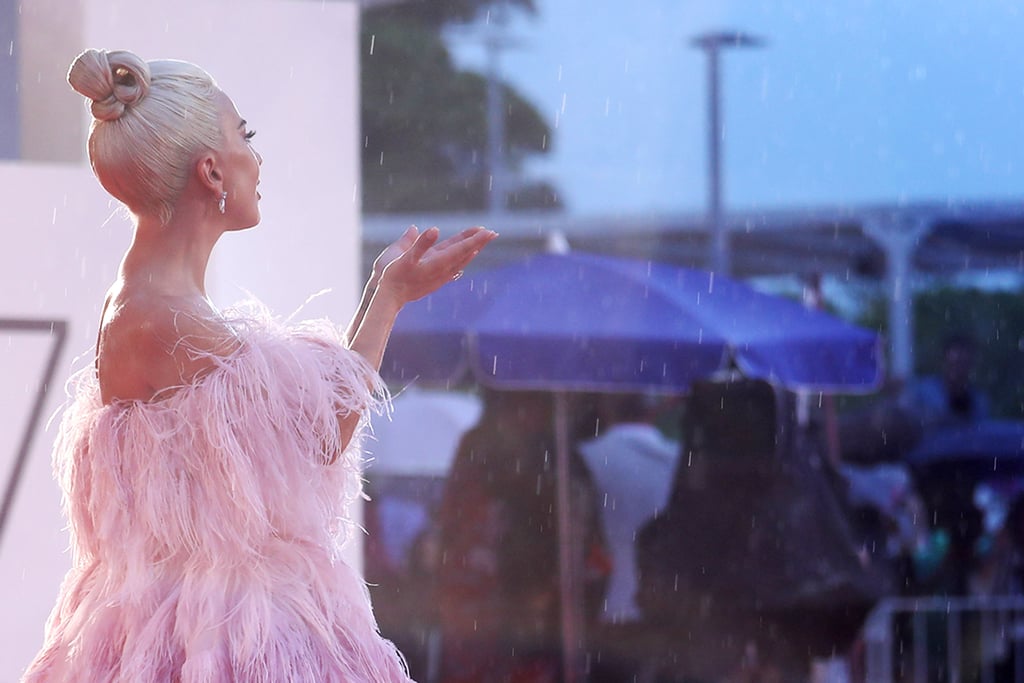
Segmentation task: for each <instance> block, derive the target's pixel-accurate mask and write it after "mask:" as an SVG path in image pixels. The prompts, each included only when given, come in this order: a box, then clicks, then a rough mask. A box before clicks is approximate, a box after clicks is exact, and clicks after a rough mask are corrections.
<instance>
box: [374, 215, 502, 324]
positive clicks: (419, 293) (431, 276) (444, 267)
mask: <svg viewBox="0 0 1024 683" xmlns="http://www.w3.org/2000/svg"><path fill="white" fill-rule="evenodd" d="M439 236H440V232H439V231H438V229H437V228H429V229H427V230H424V231H423V232H422V233H420V234H419V235H417V234H416V232H415V228H410V229H409V230H407V231H406V232H405V234H403V235H402V237H400V238H399V239H398V240H397V241H396V242H395V243H394V244H392V245H390V246H389V247H388V248H387V249H385V250H384V252H383V253H382V254H381V255H380V256H379V257H378V258H377V261H375V262H374V268H375V269H376V267H377V262H384V266H383V268H382V269H381V275H380V282H379V285H378V288H379V289H382V290H384V291H386V292H387V295H388V296H391V297H394V299H395V300H396V302H397V303H399V305H403V304H406V303H408V302H410V301H415V300H417V299H420V298H422V297H425V296H426V295H428V294H430V293H431V292H433V291H435V290H436V289H438V288H439V287H441V286H442V285H444V284H445V283H447V282H451V281H452V280H454V279H456V278H457V277H458V276H459V275H461V273H462V270H463V268H465V267H466V266H467V265H468V264H469V263H470V261H472V260H473V258H474V257H476V255H477V254H478V253H480V250H481V249H483V248H484V247H485V246H487V244H488V243H489V242H490V241H491V240H493V239H494V238H495V237H497V236H498V234H497V233H496V232H493V231H491V230H487V229H486V228H482V227H474V228H467V229H466V230H463V231H462V232H460V233H458V234H457V235H453V236H452V237H449V238H447V239H445V240H442V241H440V242H438V237H439ZM409 240H412V244H411V246H409V247H408V248H406V249H404V251H402V252H401V254H400V255H398V256H397V257H395V258H391V256H392V255H393V254H394V253H395V252H396V251H398V250H401V248H402V246H404V244H405V243H406V242H408V241H409ZM388 259H390V260H388Z"/></svg>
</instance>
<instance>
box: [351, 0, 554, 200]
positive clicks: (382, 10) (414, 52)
mask: <svg viewBox="0 0 1024 683" xmlns="http://www.w3.org/2000/svg"><path fill="white" fill-rule="evenodd" d="M500 1H501V0H445V1H443V2H442V1H438V0H430V1H419V2H402V3H397V4H392V5H387V6H383V7H378V8H371V9H367V10H364V13H363V24H362V32H361V33H362V35H361V42H362V59H361V69H362V73H361V81H362V130H363V143H364V144H363V152H362V162H363V208H364V210H366V211H380V212H387V211H441V210H445V211H451V210H479V209H482V208H484V207H485V206H486V204H487V193H488V191H489V178H488V169H487V167H486V154H485V149H486V145H487V117H486V92H487V82H486V79H485V78H484V77H483V76H481V75H480V74H477V73H474V72H470V71H460V70H458V69H457V68H456V67H455V65H454V64H453V62H452V59H451V55H450V53H449V51H448V48H447V46H446V45H445V43H444V41H443V39H442V35H441V31H442V29H443V28H444V27H445V26H447V25H449V24H451V23H453V22H464V21H471V20H473V19H475V18H477V17H478V16H480V15H481V14H482V13H484V12H486V11H487V10H488V9H489V8H490V7H492V6H494V5H497V4H498V2H500ZM510 4H511V3H510ZM515 5H516V6H518V7H519V8H520V9H521V10H523V11H533V4H532V0H517V1H516V2H515ZM502 88H503V90H504V96H505V103H506V107H505V126H506V140H505V150H506V153H505V164H506V167H507V169H508V170H509V171H510V174H514V173H515V172H516V171H519V170H521V168H522V165H523V162H524V160H525V159H527V158H528V157H530V156H532V155H535V154H544V153H546V152H547V151H548V150H549V149H550V147H551V145H550V140H551V129H550V127H549V126H548V124H547V123H546V122H545V121H544V119H543V118H542V117H541V116H540V114H539V113H538V112H537V110H536V109H535V108H534V107H533V106H532V105H531V104H530V103H529V102H527V101H526V100H525V99H524V98H523V97H522V96H521V95H519V94H518V93H517V92H516V91H515V90H513V89H512V88H510V87H508V86H506V85H503V86H502ZM506 205H507V206H508V207H509V208H537V207H546V208H557V207H558V206H559V201H558V198H557V194H556V193H555V192H554V190H553V189H552V188H551V187H550V186H548V185H547V184H545V183H536V184H532V185H531V184H520V185H519V186H518V187H514V188H513V191H512V192H511V193H510V196H509V197H507V198H506Z"/></svg>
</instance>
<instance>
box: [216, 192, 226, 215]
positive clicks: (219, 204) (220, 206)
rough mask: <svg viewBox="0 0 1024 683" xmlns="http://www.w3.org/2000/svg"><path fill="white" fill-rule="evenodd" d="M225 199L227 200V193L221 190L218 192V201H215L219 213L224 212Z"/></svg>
mask: <svg viewBox="0 0 1024 683" xmlns="http://www.w3.org/2000/svg"><path fill="white" fill-rule="evenodd" d="M227 201H228V193H227V192H221V193H220V201H219V202H217V210H218V211H220V212H221V213H224V207H225V205H226V204H227Z"/></svg>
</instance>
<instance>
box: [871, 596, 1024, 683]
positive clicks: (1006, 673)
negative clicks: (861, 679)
mask: <svg viewBox="0 0 1024 683" xmlns="http://www.w3.org/2000/svg"><path fill="white" fill-rule="evenodd" d="M864 638H865V641H866V645H867V653H866V662H865V665H866V671H865V674H866V675H865V679H866V681H867V683H967V682H974V681H977V682H978V683H1006V682H1009V681H1012V682H1013V683H1024V596H1005V597H1002V596H997V597H964V598H952V597H951V598H945V597H920V598H887V599H885V600H883V601H882V602H880V603H879V604H878V605H876V606H875V608H874V609H873V610H872V612H871V614H870V615H869V616H868V618H867V620H866V622H865V625H864Z"/></svg>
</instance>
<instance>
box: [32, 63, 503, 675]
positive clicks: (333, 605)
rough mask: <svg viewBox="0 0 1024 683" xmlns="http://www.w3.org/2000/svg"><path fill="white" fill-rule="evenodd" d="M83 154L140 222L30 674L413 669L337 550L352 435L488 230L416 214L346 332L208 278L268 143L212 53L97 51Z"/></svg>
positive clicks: (104, 330)
mask: <svg viewBox="0 0 1024 683" xmlns="http://www.w3.org/2000/svg"><path fill="white" fill-rule="evenodd" d="M68 80H69V82H70V84H71V86H72V87H73V88H74V89H75V90H77V91H78V92H79V93H81V94H82V95H84V96H85V97H86V98H88V99H89V100H91V102H92V104H91V106H92V113H93V116H94V121H93V125H92V128H91V131H90V135H89V158H90V161H91V163H92V166H93V169H94V171H95V174H96V176H97V178H98V179H99V181H100V183H101V184H102V185H103V187H104V188H105V189H106V190H107V191H108V192H109V193H110V194H111V195H113V196H114V197H115V198H116V199H118V200H120V201H121V202H122V203H123V204H124V205H125V206H126V207H127V209H128V210H129V211H130V212H131V213H132V214H133V217H134V219H135V230H134V235H133V239H132V242H131V246H130V247H129V249H128V251H127V253H126V254H125V257H124V260H123V261H122V263H121V267H120V270H119V273H118V278H117V281H116V282H115V283H114V285H113V286H112V287H111V289H110V291H109V293H108V295H107V299H106V302H105V305H104V310H103V315H102V321H101V324H100V332H99V339H98V342H97V346H96V363H95V367H94V368H89V369H88V370H86V371H83V372H81V373H79V374H78V375H77V376H76V378H75V380H74V381H73V383H72V388H73V396H72V399H73V400H72V402H71V404H70V406H69V407H68V409H67V411H66V412H65V415H64V418H63V420H62V426H61V431H60V434H59V436H58V439H57V444H56V450H55V456H54V457H55V467H56V471H57V473H58V477H59V479H60V481H61V485H62V487H63V489H64V495H65V503H66V511H67V514H68V516H69V519H70V524H71V531H72V541H73V553H74V559H73V567H72V569H71V571H70V572H69V573H68V575H67V577H66V578H65V581H64V584H63V586H62V589H61V593H60V596H59V598H58V601H57V605H56V607H55V608H54V610H53V612H52V614H51V616H50V619H49V621H48V623H47V628H46V639H45V643H44V646H43V648H42V650H41V652H40V653H39V654H38V655H37V657H36V659H35V660H34V661H33V663H32V664H31V665H30V666H29V669H28V671H27V672H26V674H25V678H24V680H25V681H101V680H102V681H181V682H182V683H184V682H186V681H268V682H269V681H310V682H312V681H318V682H319V681H346V682H348V681H374V682H378V681H406V680H408V679H407V675H406V673H405V669H404V666H403V664H402V661H401V656H400V655H399V654H398V653H397V651H396V650H395V649H394V647H393V646H392V645H391V644H390V643H388V642H387V641H385V640H383V639H382V638H381V637H380V635H379V634H378V632H377V629H376V624H375V622H374V619H373V616H372V613H371V610H370V606H369V601H368V598H367V593H366V590H365V586H364V584H363V583H362V581H361V579H360V578H359V576H358V575H357V574H356V573H355V572H353V571H352V570H351V569H350V568H349V567H348V566H346V565H345V564H344V562H343V561H342V559H341V556H340V546H341V543H342V541H343V540H344V537H345V535H346V532H347V531H348V530H349V527H350V526H351V521H350V518H349V516H348V509H347V506H348V504H349V503H351V502H352V501H353V500H354V499H355V497H356V496H358V495H359V462H358V457H359V456H358V452H357V444H356V443H355V442H356V438H355V437H356V435H357V433H358V431H359V428H360V426H361V425H362V423H363V422H364V420H365V416H366V414H367V412H368V411H369V410H372V409H374V408H379V407H380V406H381V403H382V401H384V400H386V399H385V398H384V396H385V389H384V388H383V386H382V385H381V382H380V380H379V377H378V375H377V373H376V369H377V367H378V366H379V364H380V360H381V356H382V354H383V352H384V346H385V344H386V342H387V338H388V334H389V332H390V330H391V326H392V324H393V322H394V320H395V316H396V315H397V313H398V312H399V310H400V309H401V308H402V306H403V305H404V304H405V303H407V302H409V301H412V300H415V299H417V298H420V297H422V296H425V295H426V294H428V293H430V292H431V291H433V290H435V289H437V288H438V287H440V286H441V285H443V284H444V283H446V282H448V281H449V280H451V279H453V278H455V277H458V275H459V273H461V269H462V268H464V267H465V266H466V264H468V263H469V262H470V260H472V258H473V257H474V256H475V255H476V253H477V252H479V250H480V249H482V248H483V247H484V246H485V245H486V244H487V243H488V242H489V241H490V240H492V239H493V238H494V237H495V236H496V235H495V233H493V232H491V231H488V230H485V229H483V228H472V229H469V230H466V231H464V232H462V233H461V234H459V235H457V236H455V237H453V238H449V239H447V240H445V241H441V242H438V232H437V230H436V229H434V228H432V229H430V230H426V231H424V232H423V233H422V234H421V233H419V232H418V231H417V230H416V229H415V228H410V229H409V230H407V231H406V232H405V234H404V235H402V237H401V238H399V240H398V241H397V242H395V243H394V244H392V245H391V246H390V247H388V248H387V249H386V250H385V251H384V253H382V254H381V256H380V257H379V258H378V259H377V261H376V262H375V263H374V266H373V270H372V275H371V277H370V280H369V282H368V283H367V286H366V288H365V291H364V293H363V300H362V302H361V304H360V308H359V311H358V312H357V314H356V315H355V317H354V319H353V320H352V323H351V325H350V327H349V328H348V331H347V333H346V334H345V335H342V334H340V333H339V332H338V331H337V330H336V329H335V328H333V327H332V326H331V325H329V324H327V323H326V322H320V323H303V324H299V325H292V326H288V327H286V326H284V325H282V324H280V323H277V322H275V321H274V320H273V319H271V318H270V317H269V316H268V315H267V314H266V313H265V312H263V311H262V310H261V309H259V308H258V307H256V306H253V305H250V306H248V307H247V308H246V309H239V310H234V311H228V312H219V311H217V310H216V309H215V308H214V307H213V305H212V304H211V303H210V301H209V299H208V298H207V296H206V291H205V285H204V278H205V272H206V266H207V261H208V259H209V256H210V253H211V251H212V249H213V246H214V244H215V243H216V242H217V240H218V238H219V237H220V236H221V235H222V234H223V233H224V232H227V231H231V230H242V229H245V228H249V227H252V226H254V225H256V224H257V223H258V222H259V206H258V202H259V193H258V191H257V185H258V184H259V171H260V164H261V162H262V159H261V158H260V156H259V154H258V153H257V152H256V151H255V150H254V149H253V148H252V147H251V144H250V143H251V138H252V135H253V133H252V131H250V130H249V129H248V128H247V126H246V122H245V121H244V120H243V119H242V117H241V116H239V114H238V112H237V111H236V109H235V107H234V104H233V103H232V101H231V99H230V98H229V97H228V96H227V95H225V94H224V93H223V92H222V91H221V90H219V89H218V87H217V86H216V84H215V83H214V82H213V80H212V79H211V78H210V76H209V75H208V74H206V73H205V72H204V71H202V70H201V69H199V68H198V67H196V66H194V65H192V64H188V63H186V62H177V61H153V62H145V61H143V60H141V59H139V58H138V57H137V56H135V55H134V54H132V53H130V52H123V51H119V52H103V51H95V50H89V51H86V52H85V53H83V54H82V55H80V56H79V57H78V58H77V59H76V60H75V62H74V63H73V64H72V66H71V70H70V71H69V73H68Z"/></svg>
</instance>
